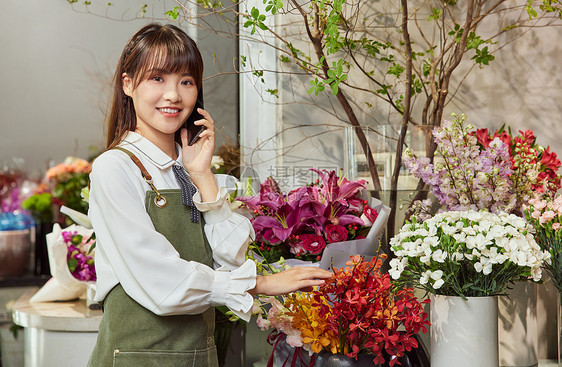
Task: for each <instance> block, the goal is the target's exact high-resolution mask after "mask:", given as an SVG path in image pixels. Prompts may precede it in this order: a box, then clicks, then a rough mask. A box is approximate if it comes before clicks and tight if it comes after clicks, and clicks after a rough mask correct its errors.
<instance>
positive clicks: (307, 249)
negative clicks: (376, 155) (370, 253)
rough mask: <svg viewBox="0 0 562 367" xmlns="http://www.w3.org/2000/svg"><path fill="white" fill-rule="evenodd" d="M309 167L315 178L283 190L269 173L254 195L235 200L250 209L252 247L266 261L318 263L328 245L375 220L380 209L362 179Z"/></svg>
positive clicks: (358, 234) (359, 234) (357, 235)
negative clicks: (289, 189) (349, 178)
mask: <svg viewBox="0 0 562 367" xmlns="http://www.w3.org/2000/svg"><path fill="white" fill-rule="evenodd" d="M311 170H312V171H314V172H316V173H317V174H318V175H319V176H320V179H317V180H316V182H314V183H312V184H310V185H307V186H304V187H299V188H296V189H294V190H292V191H290V192H289V193H288V194H284V193H282V192H281V190H280V188H279V185H278V183H277V181H275V179H274V178H272V177H269V178H268V179H267V180H266V182H265V183H263V184H261V186H260V190H259V193H258V194H257V195H255V196H243V197H238V198H237V199H236V200H239V201H241V202H242V203H243V204H244V205H245V206H246V207H247V208H249V209H250V210H251V211H252V212H253V216H252V218H251V221H252V224H253V227H254V230H255V233H256V238H255V240H254V243H253V244H252V246H251V250H252V251H253V252H254V253H256V254H257V255H259V256H261V257H263V259H264V260H265V261H266V262H267V263H269V264H271V263H275V262H278V261H280V260H281V261H283V259H291V258H295V259H300V260H305V261H313V262H316V261H320V260H321V258H322V254H323V252H324V250H325V248H326V246H327V245H328V244H330V243H341V242H344V241H349V240H356V239H361V238H365V237H367V235H368V234H369V231H370V230H371V227H372V226H373V223H375V222H376V221H377V218H378V216H379V211H378V210H377V209H376V208H375V207H374V205H373V202H370V201H369V200H367V198H368V197H367V195H366V191H365V188H366V185H365V181H364V180H359V181H350V180H347V179H345V178H344V177H342V176H338V175H337V174H336V172H335V171H327V170H317V169H311ZM381 219H382V217H381V218H379V221H380V220H381ZM348 258H349V257H348Z"/></svg>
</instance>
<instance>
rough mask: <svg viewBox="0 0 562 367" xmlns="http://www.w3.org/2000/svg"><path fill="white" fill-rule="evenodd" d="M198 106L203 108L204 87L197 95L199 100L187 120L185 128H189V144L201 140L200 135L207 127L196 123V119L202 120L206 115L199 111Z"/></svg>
mask: <svg viewBox="0 0 562 367" xmlns="http://www.w3.org/2000/svg"><path fill="white" fill-rule="evenodd" d="M198 108H203V87H201V90H200V91H199V94H198V95H197V101H196V102H195V107H194V108H193V111H192V112H191V115H189V117H188V118H187V121H186V122H185V128H186V129H187V145H193V144H195V143H196V142H197V140H199V135H201V133H202V132H203V131H204V130H205V129H206V127H205V126H202V125H195V121H197V120H202V119H204V118H205V117H203V115H201V114H200V113H199V112H197V109H198Z"/></svg>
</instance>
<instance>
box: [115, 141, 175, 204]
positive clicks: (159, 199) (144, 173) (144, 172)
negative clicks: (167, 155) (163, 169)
mask: <svg viewBox="0 0 562 367" xmlns="http://www.w3.org/2000/svg"><path fill="white" fill-rule="evenodd" d="M113 149H117V150H120V151H122V152H124V153H125V154H127V155H128V156H129V157H131V160H132V161H133V162H134V163H135V164H136V165H137V167H138V168H139V169H140V171H141V174H142V177H143V178H144V180H145V181H146V183H147V184H148V186H150V188H151V189H152V191H154V192H156V197H155V198H154V202H155V203H156V205H157V206H158V207H160V208H163V207H165V206H166V203H167V201H166V198H165V197H164V196H162V194H160V192H159V191H158V190H157V189H156V187H155V186H154V184H153V183H152V176H151V175H150V173H148V171H147V170H146V168H145V167H144V165H143V164H142V163H141V161H140V160H139V159H138V158H137V156H136V155H134V154H133V153H132V152H131V151H129V150H127V149H125V148H121V147H115V148H113Z"/></svg>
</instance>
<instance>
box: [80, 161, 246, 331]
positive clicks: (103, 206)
mask: <svg viewBox="0 0 562 367" xmlns="http://www.w3.org/2000/svg"><path fill="white" fill-rule="evenodd" d="M90 180H91V191H90V209H89V213H88V214H89V216H90V219H91V221H92V225H93V227H94V230H95V232H96V238H97V249H96V268H97V271H98V293H97V294H96V299H97V300H98V301H101V300H103V299H104V298H105V296H106V295H107V293H109V291H110V290H111V288H113V286H115V285H116V284H117V283H120V284H121V285H122V286H123V289H124V290H125V292H126V293H127V294H128V295H129V296H130V297H132V298H133V299H135V301H137V302H138V303H139V304H141V305H142V306H144V307H145V308H147V309H148V310H150V311H152V312H154V313H155V314H158V315H174V314H198V313H201V312H203V311H205V310H206V309H207V308H209V306H212V305H224V304H226V306H228V307H229V308H230V309H231V310H232V311H233V312H234V313H235V314H237V315H238V316H240V317H241V318H243V319H245V320H248V319H249V316H250V313H249V312H250V310H251V307H252V304H253V298H252V296H251V295H250V294H249V293H248V292H247V291H248V290H249V289H252V288H254V287H255V279H256V269H255V265H254V264H250V263H239V264H238V263H236V264H238V265H239V266H234V264H235V262H232V264H231V265H233V266H231V267H230V268H229V269H228V270H229V271H221V270H213V269H211V268H210V267H208V266H206V265H204V264H201V263H197V262H192V261H185V260H183V259H181V258H180V256H179V254H178V253H177V251H176V250H175V248H174V247H173V246H172V244H171V243H170V242H169V241H168V240H167V239H166V238H165V237H164V236H163V235H162V234H160V233H158V232H157V231H156V230H155V229H154V226H153V224H152V221H151V220H150V217H149V216H148V214H147V213H146V210H145V206H144V200H145V198H144V193H145V191H146V190H147V189H148V186H147V185H146V184H145V183H144V181H142V178H140V172H138V168H137V167H136V166H134V164H133V163H132V162H131V161H130V159H129V157H127V156H126V155H125V154H123V153H121V152H117V151H111V152H107V153H105V154H103V155H102V156H100V157H98V159H96V161H95V162H94V165H93V169H92V173H91V175H90ZM145 186H146V187H145ZM206 216H208V215H206ZM210 217H211V218H210V222H211V223H213V215H212V214H211V215H210ZM187 220H189V218H187ZM240 223H241V222H240ZM212 225H213V224H209V226H212ZM234 227H236V224H233V227H232V231H233V233H232V234H231V235H232V237H236V236H237V237H238V238H239V239H240V240H241V242H240V244H239V245H238V246H236V251H241V248H242V247H244V243H245V242H246V239H245V238H244V236H248V231H247V230H245V231H241V232H245V234H244V233H242V234H236V235H235V234H234ZM228 243H229V244H231V243H232V241H230V242H228ZM223 246H226V245H220V244H219V243H217V242H216V241H215V247H217V248H219V250H220V249H221V248H222V247H223ZM225 252H227V251H225ZM237 257H238V255H235V256H234V258H237Z"/></svg>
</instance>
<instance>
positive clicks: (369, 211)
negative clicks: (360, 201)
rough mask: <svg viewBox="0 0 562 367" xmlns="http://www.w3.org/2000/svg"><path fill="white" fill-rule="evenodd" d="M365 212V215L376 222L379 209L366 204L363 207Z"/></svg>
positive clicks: (372, 221)
mask: <svg viewBox="0 0 562 367" xmlns="http://www.w3.org/2000/svg"><path fill="white" fill-rule="evenodd" d="M363 214H365V216H366V217H367V219H368V220H369V221H370V222H371V223H375V220H376V219H377V217H378V216H379V213H378V212H377V209H375V208H371V207H370V206H369V205H365V207H364V208H363Z"/></svg>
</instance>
